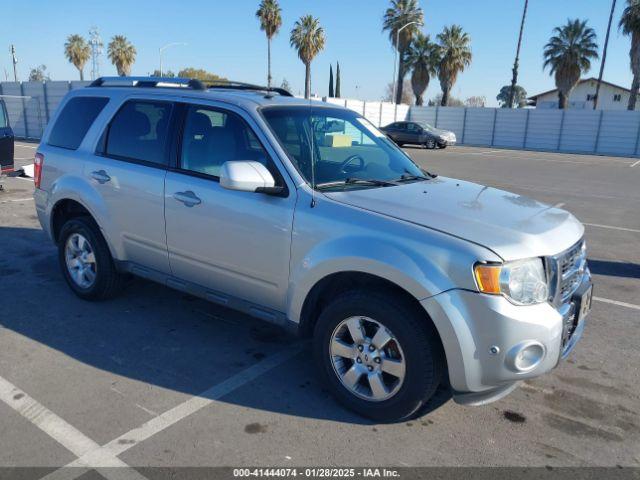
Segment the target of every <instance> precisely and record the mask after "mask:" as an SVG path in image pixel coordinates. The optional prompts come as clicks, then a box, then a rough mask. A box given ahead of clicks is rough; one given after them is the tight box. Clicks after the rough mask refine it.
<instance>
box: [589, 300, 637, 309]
mask: <svg viewBox="0 0 640 480" xmlns="http://www.w3.org/2000/svg"><path fill="white" fill-rule="evenodd" d="M593 299H594V300H597V301H598V302H603V303H611V304H612V305H618V306H619V307H625V308H632V309H633V310H640V305H634V304H633V303H627V302H619V301H618V300H611V299H610V298H602V297H593Z"/></svg>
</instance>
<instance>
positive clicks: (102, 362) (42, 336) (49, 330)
mask: <svg viewBox="0 0 640 480" xmlns="http://www.w3.org/2000/svg"><path fill="white" fill-rule="evenodd" d="M0 246H1V248H2V249H3V255H2V257H0V294H1V298H2V314H1V315H0V326H1V327H4V328H6V329H8V330H11V331H13V332H16V333H17V334H20V335H23V336H25V337H28V338H30V339H32V340H34V341H36V342H38V343H40V344H42V345H45V346H47V347H48V348H51V349H54V350H56V351H58V352H61V353H63V354H64V355H66V356H68V357H70V358H73V359H75V360H77V361H79V362H82V363H84V364H86V365H89V366H91V367H95V368H98V369H100V370H102V371H105V372H110V373H113V374H114V375H118V376H122V377H126V378H129V379H133V380H136V381H140V382H144V383H145V384H149V385H154V386H158V387H162V388H164V389H170V390H174V391H178V392H183V393H186V394H189V395H199V394H201V393H202V392H205V391H207V390H208V389H210V388H211V387H212V386H213V385H217V384H219V383H221V382H223V381H225V380H226V379H228V378H230V377H231V376H233V375H235V374H237V373H240V372H242V371H243V370H245V369H247V368H249V367H251V366H252V365H254V364H256V363H258V362H260V361H261V360H263V359H265V358H268V357H270V356H272V355H276V354H278V353H280V352H284V351H286V350H287V349H294V348H301V349H302V351H301V352H300V353H298V354H297V355H295V356H294V357H293V358H291V359H289V360H288V361H286V362H284V363H283V364H281V365H280V366H278V367H276V368H275V369H274V370H271V371H270V372H269V373H267V374H265V375H263V376H261V377H260V378H258V379H256V380H254V381H253V382H251V384H249V385H245V387H242V388H239V389H238V390H236V391H233V392H231V393H229V394H227V395H225V396H224V397H223V398H222V399H219V400H217V401H222V402H227V403H231V404H238V405H242V406H245V407H251V408H256V409H264V410H268V411H273V412H278V413H282V414H287V415H295V416H299V417H309V418H315V419H326V420H333V421H340V422H347V423H354V424H364V425H367V424H373V423H374V422H371V421H369V420H366V419H364V418H362V417H360V416H358V415H355V414H353V413H351V412H349V411H348V410H346V409H344V408H343V407H341V406H340V405H339V404H337V403H336V401H335V400H334V399H333V397H332V396H331V395H330V394H329V392H328V391H327V390H326V389H325V388H324V386H323V385H322V384H321V383H320V381H319V380H318V379H317V377H316V373H315V368H314V365H313V361H312V354H311V352H310V346H309V342H307V341H304V340H300V339H298V338H295V337H293V336H292V335H290V334H288V333H286V332H285V331H284V330H282V329H280V328H278V327H276V326H272V325H271V324H268V323H265V322H263V321H260V320H256V319H254V318H252V317H249V316H247V315H244V314H242V313H239V312H236V311H233V310H229V309H227V308H224V307H222V306H218V305H215V304H212V303H209V302H206V301H204V300H201V299H198V298H195V297H193V296H190V295H186V294H184V293H181V292H178V291H176V290H172V289H169V288H167V287H164V286H162V285H158V284H155V283H152V282H147V281H144V280H140V279H135V280H133V281H131V282H130V284H129V285H128V286H127V288H126V290H125V291H124V292H123V293H122V294H121V295H120V296H118V297H117V298H115V299H112V300H108V301H102V302H86V301H83V300H81V299H79V298H77V297H76V296H75V295H74V294H73V293H72V292H71V290H70V289H69V288H68V287H67V285H66V284H65V282H64V280H63V278H62V274H61V273H60V270H59V266H58V260H57V251H56V249H55V248H54V246H53V245H51V242H50V241H49V240H48V239H47V238H46V237H45V234H44V233H43V232H42V230H40V229H35V228H34V229H30V228H9V227H0ZM257 384H259V386H258V385H257ZM247 388H249V390H247ZM256 391H259V392H260V394H256ZM449 398H450V394H449V390H448V389H447V388H444V387H443V388H441V389H440V390H439V391H438V393H437V394H436V395H435V396H434V397H433V398H432V399H431V401H430V402H429V403H428V404H427V405H426V406H425V407H424V408H423V409H422V411H421V412H420V414H421V415H425V414H427V413H429V412H431V411H433V410H435V409H437V408H439V407H440V406H441V405H442V404H444V403H446V402H447V401H448V400H449Z"/></svg>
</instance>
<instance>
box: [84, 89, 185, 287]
mask: <svg viewBox="0 0 640 480" xmlns="http://www.w3.org/2000/svg"><path fill="white" fill-rule="evenodd" d="M175 108H176V107H175V104H174V103H173V102H171V101H157V100H150V99H144V98H129V99H127V100H126V101H125V102H124V103H123V104H122V105H121V106H120V108H119V109H118V110H117V112H116V113H115V115H114V116H113V117H112V118H111V120H110V122H109V123H108V125H107V126H106V128H105V130H104V132H103V134H102V137H101V140H100V142H99V145H98V148H97V151H96V153H95V154H94V155H92V156H91V157H90V158H89V159H88V161H86V162H85V166H84V176H85V177H86V178H87V180H88V181H89V182H90V184H91V185H92V186H93V188H94V189H95V191H96V192H97V193H98V195H99V196H100V198H101V200H102V202H103V205H104V207H105V208H104V210H105V214H104V216H105V217H106V218H104V219H103V222H102V226H103V228H106V229H108V232H107V233H108V235H109V237H110V239H111V241H112V243H114V245H115V248H116V249H117V250H118V257H119V258H120V260H126V261H128V262H132V263H133V264H134V265H132V266H133V267H135V268H137V269H138V272H137V273H140V274H142V275H144V273H145V272H144V268H142V267H145V268H146V269H152V270H155V271H156V272H161V273H164V274H166V273H170V269H169V260H168V257H167V248H166V235H165V224H164V179H165V175H166V168H167V164H168V161H169V150H170V149H169V144H170V142H171V138H170V134H169V132H172V131H174V130H175V129H172V128H171V122H172V121H173V113H174V111H175ZM141 268H142V271H141V270H140V269H141Z"/></svg>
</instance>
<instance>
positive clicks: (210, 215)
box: [165, 105, 296, 312]
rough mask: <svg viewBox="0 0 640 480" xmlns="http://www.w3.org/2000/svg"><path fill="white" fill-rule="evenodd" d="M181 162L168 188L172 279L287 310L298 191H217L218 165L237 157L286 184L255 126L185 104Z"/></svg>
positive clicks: (168, 180)
mask: <svg viewBox="0 0 640 480" xmlns="http://www.w3.org/2000/svg"><path fill="white" fill-rule="evenodd" d="M179 157H180V158H179V159H178V165H177V167H178V168H177V169H175V170H174V171H170V172H168V173H167V177H166V184H165V216H166V226H167V227H166V228H167V247H168V250H169V262H170V265H171V271H172V272H173V275H174V276H176V277H178V278H180V279H183V280H186V281H189V282H193V283H196V284H199V285H201V286H204V287H206V288H207V289H209V290H213V291H214V293H213V294H214V295H215V292H220V293H223V294H224V295H227V296H232V297H235V298H237V299H241V300H244V301H248V302H249V303H252V304H257V305H260V306H263V307H267V308H269V309H273V310H276V311H280V312H283V311H284V310H285V305H286V292H287V289H288V282H289V254H290V245H291V229H292V224H293V213H294V208H295V199H296V197H295V190H294V189H289V191H288V194H287V196H286V197H277V196H269V195H265V194H260V193H250V192H239V191H233V190H227V189H224V188H222V187H221V186H220V183H219V177H218V176H219V172H220V167H221V166H222V164H223V163H224V162H227V161H233V160H255V161H259V162H262V163H264V164H265V165H266V166H267V168H268V169H269V170H270V171H271V172H272V174H273V175H274V178H276V182H277V184H280V185H285V184H284V179H283V178H282V177H281V176H280V175H279V171H278V169H277V167H276V166H275V164H274V162H273V161H272V159H271V156H270V155H269V153H268V152H267V150H266V149H265V148H264V147H263V144H262V143H261V142H260V141H259V140H258V137H257V136H256V134H255V133H254V131H253V130H252V128H251V127H250V126H249V124H248V123H247V122H246V121H245V120H244V119H243V118H242V117H241V116H240V115H239V114H238V113H234V112H232V111H229V110H224V109H219V108H214V107H209V106H199V105H190V106H188V107H187V108H186V110H185V117H184V127H183V137H182V141H181V153H180V156H179Z"/></svg>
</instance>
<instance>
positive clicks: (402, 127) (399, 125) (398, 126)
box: [395, 122, 407, 132]
mask: <svg viewBox="0 0 640 480" xmlns="http://www.w3.org/2000/svg"><path fill="white" fill-rule="evenodd" d="M395 125H396V130H401V131H403V132H406V131H407V124H406V123H403V122H398V123H396V124H395Z"/></svg>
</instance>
